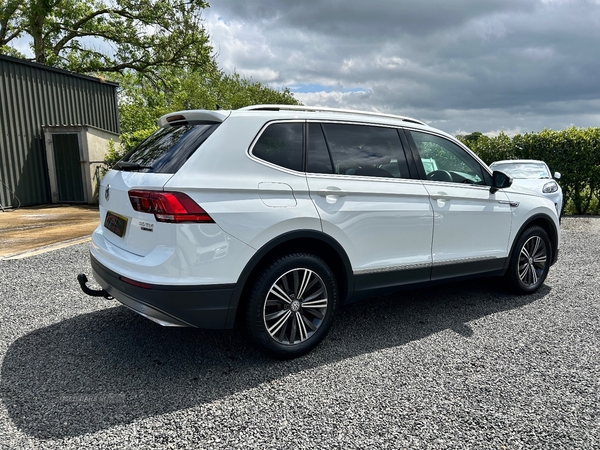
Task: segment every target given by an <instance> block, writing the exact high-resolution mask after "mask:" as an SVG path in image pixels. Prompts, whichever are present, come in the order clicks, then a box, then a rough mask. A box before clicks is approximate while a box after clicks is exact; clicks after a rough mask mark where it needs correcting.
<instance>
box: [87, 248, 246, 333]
mask: <svg viewBox="0 0 600 450" xmlns="http://www.w3.org/2000/svg"><path fill="white" fill-rule="evenodd" d="M91 264H92V271H93V274H94V278H95V279H96V281H97V282H98V284H100V286H102V288H103V289H104V290H105V291H106V292H108V293H109V294H110V295H111V296H113V297H114V298H115V299H117V300H118V301H119V302H121V303H122V304H123V305H125V306H127V307H128V308H130V309H131V310H133V311H135V312H137V313H138V314H141V315H142V316H144V317H147V318H148V319H150V320H153V321H155V322H157V323H159V324H161V325H164V326H177V327H190V326H191V327H198V328H207V329H224V328H231V327H232V326H233V320H232V318H233V317H235V309H236V308H235V306H234V307H233V308H232V307H231V297H232V294H233V290H234V288H235V284H219V285H205V286H164V285H147V286H148V287H138V286H134V285H131V284H129V283H126V282H124V281H122V280H121V278H120V276H119V275H118V274H117V273H115V272H113V271H112V270H110V269H108V268H106V267H104V266H103V265H102V264H100V263H99V262H98V261H97V260H96V258H94V256H93V255H91ZM228 317H229V320H228Z"/></svg>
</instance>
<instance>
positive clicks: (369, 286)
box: [347, 258, 508, 303]
mask: <svg viewBox="0 0 600 450" xmlns="http://www.w3.org/2000/svg"><path fill="white" fill-rule="evenodd" d="M507 263H508V258H495V259H489V260H483V261H469V262H462V263H452V264H441V265H435V266H433V267H423V268H418V269H407V270H393V271H386V272H375V273H367V274H358V275H355V276H354V295H353V296H352V297H351V298H350V299H348V302H347V303H353V302H355V301H358V300H362V299H365V298H369V297H376V296H382V295H388V294H392V293H394V292H397V291H399V290H404V289H410V288H417V287H425V286H432V285H437V284H443V283H447V282H448V283H449V282H453V281H460V280H468V279H472V278H480V277H488V276H499V275H503V274H504V272H505V271H506V268H505V264H507Z"/></svg>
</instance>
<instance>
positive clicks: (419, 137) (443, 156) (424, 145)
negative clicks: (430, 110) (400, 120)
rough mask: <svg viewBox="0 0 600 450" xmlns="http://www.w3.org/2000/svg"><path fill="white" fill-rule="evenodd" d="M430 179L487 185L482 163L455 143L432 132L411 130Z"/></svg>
mask: <svg viewBox="0 0 600 450" xmlns="http://www.w3.org/2000/svg"><path fill="white" fill-rule="evenodd" d="M410 134H411V136H412V138H413V139H414V141H415V144H416V146H417V151H418V152H419V156H420V157H421V163H422V164H423V169H424V170H425V175H426V177H427V179H428V180H432V181H445V182H449V183H465V184H480V185H485V184H487V183H486V178H489V176H488V177H486V176H485V174H484V172H483V169H482V168H481V165H480V164H479V163H478V162H477V161H476V160H475V159H473V157H471V155H469V154H468V153H467V152H466V151H465V150H463V149H462V148H460V147H459V146H458V145H456V144H455V143H453V142H451V141H449V140H447V139H444V138H441V137H439V136H434V135H432V134H427V133H421V132H418V131H410Z"/></svg>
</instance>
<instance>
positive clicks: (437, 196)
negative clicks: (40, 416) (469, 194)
mask: <svg viewBox="0 0 600 450" xmlns="http://www.w3.org/2000/svg"><path fill="white" fill-rule="evenodd" d="M431 198H432V199H433V200H443V201H445V202H449V201H450V200H452V197H450V196H449V195H442V194H433V195H432V196H431Z"/></svg>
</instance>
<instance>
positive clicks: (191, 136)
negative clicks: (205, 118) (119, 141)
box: [121, 123, 219, 173]
mask: <svg viewBox="0 0 600 450" xmlns="http://www.w3.org/2000/svg"><path fill="white" fill-rule="evenodd" d="M218 126H219V124H214V123H211V124H203V125H182V126H174V127H168V128H161V129H160V130H158V131H156V132H154V133H153V134H152V135H150V136H149V137H148V138H147V139H146V140H145V141H143V142H142V143H141V144H139V145H138V146H137V147H135V148H134V149H133V150H131V151H130V152H129V153H127V154H126V155H125V156H124V157H123V158H122V159H121V161H122V162H128V163H133V164H139V165H140V166H143V167H144V168H141V169H140V171H141V172H148V173H175V172H177V171H178V170H179V168H180V167H181V166H183V164H184V163H185V162H186V161H187V160H188V158H189V157H190V156H192V154H193V153H194V152H195V151H196V150H197V149H198V148H199V147H200V145H202V143H203V142H204V141H205V140H206V139H207V138H208V137H209V136H210V135H211V134H212V132H213V131H215V129H216V128H217V127H218Z"/></svg>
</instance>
